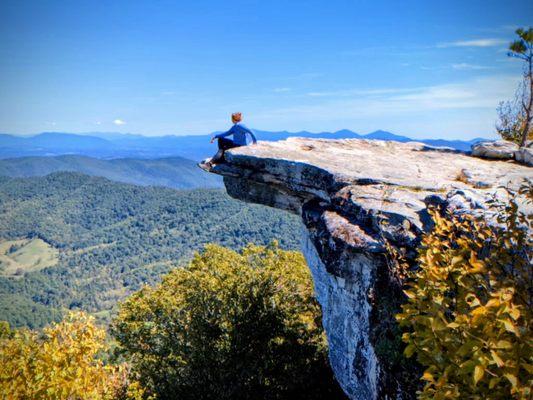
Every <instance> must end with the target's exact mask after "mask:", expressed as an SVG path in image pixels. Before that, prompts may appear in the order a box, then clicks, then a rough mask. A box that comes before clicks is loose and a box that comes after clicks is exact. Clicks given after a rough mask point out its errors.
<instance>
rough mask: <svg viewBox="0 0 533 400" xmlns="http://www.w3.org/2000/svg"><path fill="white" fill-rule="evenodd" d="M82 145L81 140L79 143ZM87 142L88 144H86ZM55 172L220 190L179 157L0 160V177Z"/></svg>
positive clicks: (215, 179)
mask: <svg viewBox="0 0 533 400" xmlns="http://www.w3.org/2000/svg"><path fill="white" fill-rule="evenodd" d="M82 141H83V139H82ZM88 142H90V141H89V140H87V141H85V143H88ZM58 171H71V172H79V173H83V174H86V175H91V176H102V177H104V178H108V179H110V180H113V181H116V182H124V183H132V184H136V185H141V186H166V187H171V188H174V189H197V188H219V187H222V186H223V184H222V179H221V178H220V177H219V176H216V175H213V174H208V173H207V172H204V171H203V170H201V169H200V168H198V167H197V166H196V163H195V162H194V161H191V160H188V159H186V158H182V157H170V158H159V159H131V158H119V159H113V160H102V159H98V158H93V157H87V156H79V155H63V156H53V157H38V156H37V157H19V158H9V159H3V160H0V175H3V176H9V177H15V178H25V177H31V176H45V175H48V174H50V173H53V172H58Z"/></svg>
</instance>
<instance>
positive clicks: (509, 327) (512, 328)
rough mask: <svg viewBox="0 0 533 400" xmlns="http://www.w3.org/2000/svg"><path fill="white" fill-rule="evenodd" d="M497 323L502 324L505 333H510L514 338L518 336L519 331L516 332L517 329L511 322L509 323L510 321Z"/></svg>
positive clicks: (505, 320)
mask: <svg viewBox="0 0 533 400" xmlns="http://www.w3.org/2000/svg"><path fill="white" fill-rule="evenodd" d="M499 322H501V323H502V324H503V326H504V327H505V330H506V331H508V332H512V333H514V334H515V335H516V336H520V331H519V330H518V327H517V326H516V325H515V324H513V321H511V320H510V319H500V320H499Z"/></svg>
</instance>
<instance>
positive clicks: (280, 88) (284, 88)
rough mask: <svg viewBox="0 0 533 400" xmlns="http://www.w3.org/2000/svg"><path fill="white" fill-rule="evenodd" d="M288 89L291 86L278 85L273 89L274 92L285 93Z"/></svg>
mask: <svg viewBox="0 0 533 400" xmlns="http://www.w3.org/2000/svg"><path fill="white" fill-rule="evenodd" d="M290 91H291V88H288V87H279V88H275V89H274V92H276V93H286V92H290Z"/></svg>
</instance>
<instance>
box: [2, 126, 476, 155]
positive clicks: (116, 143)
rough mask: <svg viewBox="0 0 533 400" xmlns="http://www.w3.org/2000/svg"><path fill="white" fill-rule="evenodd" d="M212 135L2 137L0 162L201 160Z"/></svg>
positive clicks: (327, 135) (266, 135)
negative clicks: (80, 158) (65, 158)
mask: <svg viewBox="0 0 533 400" xmlns="http://www.w3.org/2000/svg"><path fill="white" fill-rule="evenodd" d="M254 131H255V132H256V134H257V136H258V138H259V140H265V141H277V140H284V139H287V138H288V137H304V138H324V139H379V140H393V141H398V142H408V141H416V142H422V143H426V144H430V145H434V146H445V147H452V148H454V149H456V150H461V151H469V150H470V146H471V145H472V144H473V143H475V142H477V141H480V140H483V139H480V138H476V139H472V140H446V139H418V140H416V139H411V138H409V137H407V136H402V135H396V134H394V133H391V132H387V131H383V130H377V131H374V132H370V133H368V134H364V135H363V134H359V133H357V132H353V131H351V130H349V129H342V130H338V131H335V132H318V133H315V132H308V131H300V132H288V131H278V132H271V131H263V130H259V129H257V130H254ZM211 137H212V134H209V135H186V136H176V135H166V136H142V135H136V134H131V133H117V132H90V134H87V135H84V134H74V133H66V132H42V133H40V134H36V135H34V136H15V135H9V134H5V133H4V134H0V159H2V158H14V157H22V156H58V155H65V154H78V155H85V156H90V157H95V158H102V159H113V158H126V157H129V158H146V159H151V158H163V157H170V156H179V157H184V158H188V159H193V160H200V159H203V158H205V157H208V156H210V155H211V154H212V153H214V152H215V150H216V147H215V146H214V145H210V144H209V140H210V138H211Z"/></svg>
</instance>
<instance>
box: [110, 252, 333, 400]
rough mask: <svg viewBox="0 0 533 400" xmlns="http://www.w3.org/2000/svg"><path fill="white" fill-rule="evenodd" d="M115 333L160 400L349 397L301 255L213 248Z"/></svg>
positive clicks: (136, 308)
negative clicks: (333, 367) (329, 351)
mask: <svg viewBox="0 0 533 400" xmlns="http://www.w3.org/2000/svg"><path fill="white" fill-rule="evenodd" d="M112 332H113V334H114V336H115V338H116V339H117V341H118V343H119V349H120V352H121V353H122V354H123V355H124V356H125V357H126V358H127V359H128V360H129V362H130V363H131V365H132V368H133V370H134V371H135V372H136V373H137V374H138V377H139V380H140V381H141V383H142V384H143V385H144V386H145V387H146V388H147V389H148V391H149V392H150V393H153V394H157V397H158V398H159V399H175V398H179V399H184V400H185V399H324V398H328V399H329V398H331V399H334V398H343V394H342V393H341V392H340V389H339V388H338V386H337V384H336V382H335V381H334V379H333V376H332V374H331V371H330V370H329V367H328V363H327V356H326V341H325V337H324V334H323V331H322V328H321V324H320V309H319V306H318V304H317V303H316V301H315V299H314V297H313V292H312V286H311V278H310V275H309V272H308V269H307V267H306V265H305V262H304V259H303V257H302V255H301V254H300V253H297V252H292V251H283V250H281V249H280V248H278V246H277V245H276V244H273V245H271V246H268V247H260V246H252V245H250V246H247V247H246V248H244V249H243V250H242V253H237V252H235V251H232V250H230V249H226V248H223V247H220V246H217V245H208V246H206V248H205V250H204V251H202V252H201V253H197V254H195V256H194V257H193V259H192V261H191V262H190V264H189V265H188V266H187V267H184V268H179V269H175V270H173V271H172V272H170V273H169V274H168V275H167V276H165V277H164V279H163V282H162V283H161V284H159V285H157V286H155V287H148V286H147V287H144V288H143V289H142V290H140V291H139V292H137V293H135V294H134V295H132V296H131V297H130V298H128V299H127V300H126V301H125V302H124V303H123V304H121V306H120V311H119V314H118V317H117V318H116V320H115V321H114V323H113V325H112Z"/></svg>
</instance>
